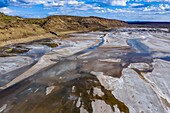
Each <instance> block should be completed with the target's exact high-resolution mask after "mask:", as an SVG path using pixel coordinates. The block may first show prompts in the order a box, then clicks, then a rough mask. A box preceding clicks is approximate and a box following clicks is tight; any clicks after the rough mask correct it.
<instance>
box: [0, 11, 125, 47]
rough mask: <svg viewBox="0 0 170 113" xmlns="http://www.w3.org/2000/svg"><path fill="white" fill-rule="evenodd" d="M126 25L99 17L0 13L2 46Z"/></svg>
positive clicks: (0, 40) (0, 39) (0, 43)
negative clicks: (43, 16) (31, 17)
mask: <svg viewBox="0 0 170 113" xmlns="http://www.w3.org/2000/svg"><path fill="white" fill-rule="evenodd" d="M126 25H127V24H126V23H125V22H123V21H118V20H114V19H104V18H99V17H77V16H64V15H62V16H61V15H56V16H49V17H47V18H41V19H25V18H21V17H17V16H8V15H5V14H3V13H0V46H4V45H7V44H12V43H22V42H28V41H32V40H36V39H41V38H53V37H56V36H57V35H64V34H68V33H72V32H83V31H93V30H101V29H109V28H114V27H123V26H126Z"/></svg>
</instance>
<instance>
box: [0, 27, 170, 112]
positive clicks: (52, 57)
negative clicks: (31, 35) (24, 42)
mask: <svg viewBox="0 0 170 113" xmlns="http://www.w3.org/2000/svg"><path fill="white" fill-rule="evenodd" d="M169 36H170V33H169V31H167V30H166V29H161V28H156V29H155V28H120V29H115V30H113V31H104V32H89V33H88V32H87V33H74V34H71V35H70V36H69V37H70V38H67V39H63V40H59V42H60V43H61V46H60V47H56V48H53V49H51V51H50V52H48V53H46V54H44V55H42V56H41V57H40V59H38V61H37V63H36V64H35V65H33V66H31V68H29V69H28V70H27V71H24V72H23V73H22V74H18V75H17V76H16V77H14V78H13V79H12V80H9V82H8V83H6V84H5V85H2V86H1V87H0V88H1V92H0V112H2V113H70V112H72V113H169V112H170V92H169V88H170V84H169V79H170V77H169V73H170V71H169V68H170V62H169V61H170V60H169V59H168V58H169V57H170V56H169V55H170V51H169V50H168V49H167V48H168V47H169V45H170V41H169V40H168V39H169ZM153 42H154V43H153ZM157 42H158V43H157ZM165 47H166V48H165ZM4 59H5V58H4ZM8 69H9V68H7V70H8ZM8 71H12V70H10V69H9V70H8ZM13 72H14V73H16V72H15V71H13ZM0 83H1V84H2V82H1V81H0ZM3 84H4V83H3ZM21 108H22V109H21Z"/></svg>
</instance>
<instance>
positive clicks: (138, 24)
mask: <svg viewBox="0 0 170 113" xmlns="http://www.w3.org/2000/svg"><path fill="white" fill-rule="evenodd" d="M127 23H128V24H129V25H130V26H132V27H134V26H136V27H161V28H169V29H170V22H147V21H146V22H137V21H136V22H135V21H134V22H127Z"/></svg>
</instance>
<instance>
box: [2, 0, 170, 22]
mask: <svg viewBox="0 0 170 113" xmlns="http://www.w3.org/2000/svg"><path fill="white" fill-rule="evenodd" d="M0 12H3V13H5V14H8V15H14V16H21V17H24V18H43V17H47V16H49V15H76V16H99V17H104V18H111V19H119V20H124V21H168V22H170V0H0Z"/></svg>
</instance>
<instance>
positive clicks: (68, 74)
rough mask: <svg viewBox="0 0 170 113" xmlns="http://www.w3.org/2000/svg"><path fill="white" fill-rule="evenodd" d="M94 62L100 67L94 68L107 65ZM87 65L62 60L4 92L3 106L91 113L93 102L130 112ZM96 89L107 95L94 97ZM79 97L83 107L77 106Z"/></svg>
mask: <svg viewBox="0 0 170 113" xmlns="http://www.w3.org/2000/svg"><path fill="white" fill-rule="evenodd" d="M94 62H95V64H96V65H91V68H97V67H94V66H99V65H101V66H102V65H103V64H102V63H99V62H96V61H94ZM86 65H87V63H85V62H83V61H69V60H68V61H61V62H59V63H58V64H56V65H53V66H51V67H49V68H48V69H46V70H43V71H41V72H39V73H37V74H35V76H33V77H31V78H29V79H27V80H25V81H22V82H21V83H19V84H17V85H15V86H13V88H11V89H8V90H6V91H3V92H1V93H0V98H1V101H0V105H3V104H4V103H6V104H8V106H9V109H7V111H6V112H9V113H53V112H54V113H79V112H80V107H81V106H83V108H84V109H86V110H87V111H88V112H89V113H91V112H92V110H93V109H94V108H92V105H91V104H92V102H93V101H94V100H103V101H104V102H105V103H106V104H108V105H110V107H111V108H112V110H113V111H114V107H113V106H114V105H118V108H119V109H120V111H122V112H125V113H129V110H128V108H127V106H126V105H125V104H124V103H122V102H121V101H119V100H117V99H116V98H115V97H114V96H113V95H112V94H111V92H110V91H108V90H106V89H104V88H103V87H102V86H101V84H100V83H99V81H98V80H97V78H96V77H95V76H92V75H91V74H89V72H87V71H86V69H87V67H86ZM112 65H113V64H112ZM115 65H117V64H115ZM89 66H90V64H89ZM49 86H55V88H54V90H53V91H52V92H51V93H50V94H49V95H46V88H47V87H49ZM94 87H97V88H99V89H101V90H102V92H103V93H104V95H103V96H101V97H100V96H96V95H93V90H94V89H93V88H94ZM10 90H11V91H10ZM13 90H15V93H13ZM6 94H8V95H6ZM79 98H81V101H80V102H81V104H80V105H79V106H78V107H77V101H78V99H79Z"/></svg>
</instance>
